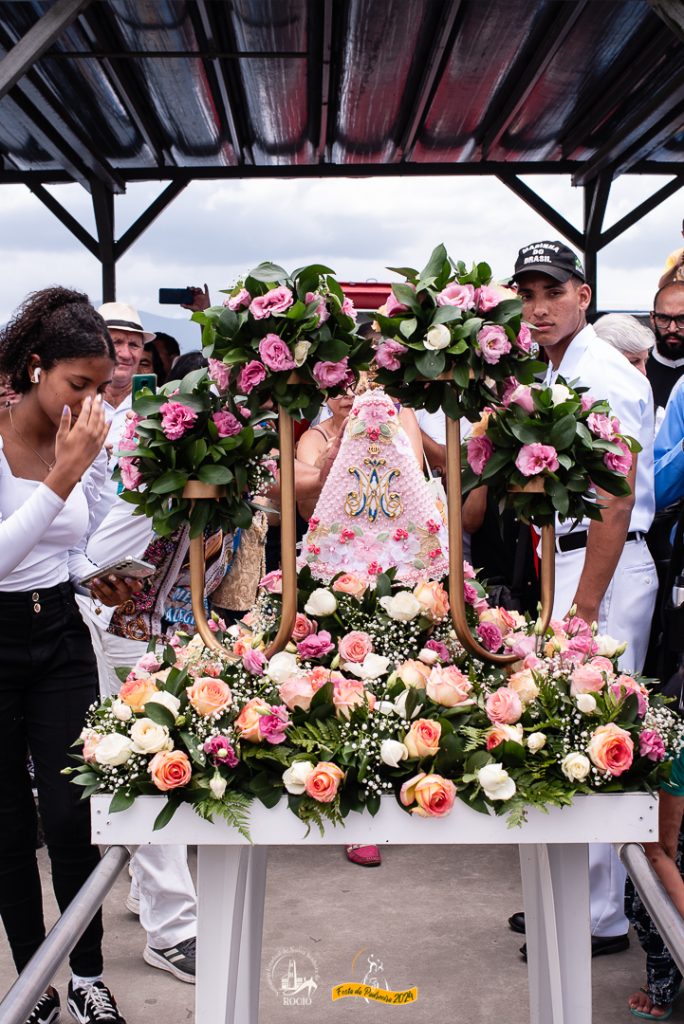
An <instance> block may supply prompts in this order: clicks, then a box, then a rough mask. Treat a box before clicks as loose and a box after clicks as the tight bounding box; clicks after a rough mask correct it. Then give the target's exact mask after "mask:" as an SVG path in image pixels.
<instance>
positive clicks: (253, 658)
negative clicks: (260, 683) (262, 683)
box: [242, 647, 266, 676]
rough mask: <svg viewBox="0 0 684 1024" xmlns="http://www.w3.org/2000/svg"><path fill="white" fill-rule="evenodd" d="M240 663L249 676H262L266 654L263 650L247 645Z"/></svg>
mask: <svg viewBox="0 0 684 1024" xmlns="http://www.w3.org/2000/svg"><path fill="white" fill-rule="evenodd" d="M242 664H243V665H244V666H245V668H246V669H247V671H248V672H249V674H250V675H251V676H263V674H264V666H265V665H266V655H265V654H264V652H263V651H257V650H255V649H254V648H253V647H249V648H248V649H247V650H246V651H245V653H244V654H243V655H242Z"/></svg>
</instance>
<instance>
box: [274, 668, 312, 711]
mask: <svg viewBox="0 0 684 1024" xmlns="http://www.w3.org/2000/svg"><path fill="white" fill-rule="evenodd" d="M317 689H320V687H316V686H314V684H313V682H312V681H311V679H309V677H308V676H306V675H295V676H290V678H289V679H286V680H285V682H284V683H281V684H280V686H279V687H278V693H279V694H280V699H281V700H282V702H283V704H285V706H286V707H288V708H289V709H290V711H292V710H294V708H301V709H302V711H308V710H309V706H310V704H311V700H312V698H313V695H314V693H315V692H316V690H317Z"/></svg>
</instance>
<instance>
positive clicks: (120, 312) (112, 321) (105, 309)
mask: <svg viewBox="0 0 684 1024" xmlns="http://www.w3.org/2000/svg"><path fill="white" fill-rule="evenodd" d="M98 313H99V314H100V316H101V317H102V319H103V320H104V322H105V323H106V324H107V327H115V328H118V330H120V331H131V332H132V333H133V334H142V336H143V341H144V342H145V344H147V342H148V341H154V339H155V338H156V337H157V335H156V334H152V332H151V331H146V330H144V328H143V325H142V324H141V322H140V314H139V313H138V311H137V310H136V309H133V306H129V305H128V303H127V302H105V303H104V305H102V306H100V308H99V309H98Z"/></svg>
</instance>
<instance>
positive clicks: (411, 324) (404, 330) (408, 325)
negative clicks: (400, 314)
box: [399, 316, 418, 338]
mask: <svg viewBox="0 0 684 1024" xmlns="http://www.w3.org/2000/svg"><path fill="white" fill-rule="evenodd" d="M417 326H418V321H417V320H416V318H415V316H412V317H409V319H408V320H402V321H401V323H400V324H399V333H400V334H401V336H402V337H403V338H410V337H411V335H412V334H413V332H414V331H415V329H416V328H417Z"/></svg>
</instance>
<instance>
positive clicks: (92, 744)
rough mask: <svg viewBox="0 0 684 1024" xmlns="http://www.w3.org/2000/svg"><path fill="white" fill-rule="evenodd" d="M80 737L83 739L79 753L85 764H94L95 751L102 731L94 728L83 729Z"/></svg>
mask: <svg viewBox="0 0 684 1024" xmlns="http://www.w3.org/2000/svg"><path fill="white" fill-rule="evenodd" d="M81 739H82V740H83V750H82V751H81V754H82V755H83V760H84V761H85V762H86V764H94V763H95V751H96V750H97V746H98V744H99V742H100V740H101V739H102V733H101V732H95V730H94V729H84V730H83V732H82V733H81Z"/></svg>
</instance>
